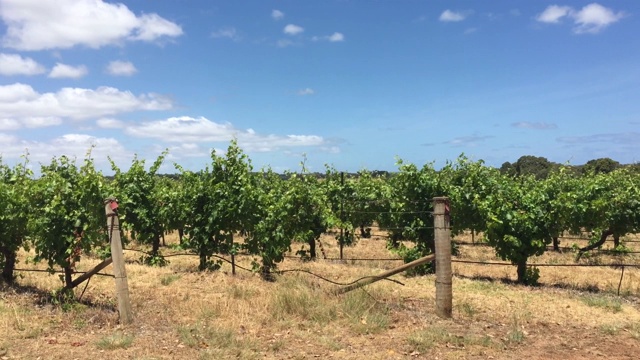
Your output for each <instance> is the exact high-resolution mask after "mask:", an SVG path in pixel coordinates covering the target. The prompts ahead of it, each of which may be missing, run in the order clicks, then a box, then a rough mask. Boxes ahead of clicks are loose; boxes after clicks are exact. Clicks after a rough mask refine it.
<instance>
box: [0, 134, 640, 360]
mask: <svg viewBox="0 0 640 360" xmlns="http://www.w3.org/2000/svg"><path fill="white" fill-rule="evenodd" d="M166 155H167V154H166V153H165V154H162V155H161V156H160V157H159V158H158V159H157V160H156V161H155V162H153V164H150V166H147V164H146V163H145V161H144V160H141V159H138V158H135V159H134V160H133V161H132V164H131V166H130V167H129V169H127V170H126V171H125V170H122V169H120V168H118V166H117V165H116V164H115V163H114V162H111V166H112V169H113V173H114V175H113V176H112V177H105V176H104V175H103V174H102V173H100V172H99V171H97V170H96V168H95V166H94V162H93V159H92V158H91V154H90V153H88V154H87V156H86V158H85V159H84V160H83V161H82V163H81V164H77V163H76V162H75V161H73V160H71V159H68V158H66V157H59V158H54V159H52V161H51V163H50V164H45V165H42V166H41V169H40V175H39V176H37V177H36V176H34V174H33V173H32V171H31V170H30V169H31V166H30V164H29V163H28V160H26V159H25V160H24V162H23V163H20V164H17V165H15V166H13V167H11V166H8V165H5V164H1V163H0V197H1V199H2V203H3V204H4V206H3V207H2V208H1V209H0V222H1V223H0V265H1V266H2V282H3V285H2V286H3V287H2V294H3V298H2V300H1V302H0V327H2V328H3V329H6V330H7V332H6V333H9V332H11V333H12V334H13V335H11V336H10V337H9V338H8V339H9V340H7V341H6V342H5V343H2V341H3V340H0V355H2V352H3V351H4V354H10V355H11V356H13V357H16V358H20V357H19V352H18V350H16V347H15V346H13V343H14V342H15V343H19V344H22V345H21V346H25V349H29V350H28V352H27V355H26V357H24V358H31V357H33V356H34V355H40V354H43V353H44V352H47V351H49V350H47V346H49V347H50V348H51V349H54V350H55V351H54V352H52V353H51V354H53V355H51V356H52V358H56V357H59V356H56V355H55V354H58V355H60V354H62V353H75V354H82V353H83V352H82V349H79V350H78V351H80V352H76V350H75V349H74V348H75V347H77V348H82V347H87V346H93V345H88V341H90V340H87V339H84V340H83V339H80V340H77V341H75V340H73V339H71V338H69V337H68V336H67V335H69V334H71V333H72V334H75V335H74V336H78V334H79V333H83V332H84V331H85V330H86V329H92V330H91V332H93V333H94V334H91V336H89V337H90V338H91V339H94V340H95V339H96V338H98V337H99V339H100V340H95V341H98V343H99V342H100V341H104V342H105V343H104V344H102V345H97V347H98V349H101V350H98V351H102V353H105V354H106V353H108V352H110V351H113V352H114V353H117V354H120V355H118V356H120V357H130V356H134V357H136V358H142V357H145V356H146V357H148V358H176V357H177V358H179V357H182V356H192V355H199V356H200V357H201V358H221V357H224V358H229V357H231V358H253V357H264V356H267V357H272V358H282V357H290V358H296V355H295V354H296V353H304V354H306V355H305V356H300V357H299V358H305V357H311V356H312V355H313V354H316V355H318V354H319V355H318V356H321V357H324V356H329V354H333V355H331V356H334V355H335V356H336V357H337V358H365V357H369V358H370V357H372V356H374V358H394V357H398V358H402V357H405V356H407V357H418V356H421V355H424V354H427V353H431V354H446V353H450V355H451V354H453V355H452V356H453V357H456V356H458V357H459V356H463V357H465V356H469V357H473V356H477V357H478V358H486V356H489V355H490V356H495V357H501V356H506V355H505V354H507V352H505V353H503V351H505V350H508V351H516V352H517V351H524V350H519V349H521V348H520V346H521V345H523V344H526V343H527V342H528V341H529V342H537V341H539V342H541V341H542V337H543V335H544V334H545V330H544V329H543V328H544V327H548V328H549V329H551V328H556V329H557V330H558V331H561V330H560V329H561V328H563V327H565V326H577V327H576V328H574V329H573V330H571V331H570V332H571V333H573V334H580V333H581V332H580V331H578V330H577V329H578V328H580V329H583V328H584V326H591V327H592V328H593V327H594V326H595V327H596V328H600V329H604V330H602V332H603V335H602V336H607V335H616V334H619V333H620V332H624V334H625V336H626V337H624V338H622V337H620V338H621V340H619V341H621V342H622V343H624V344H625V346H628V345H629V343H628V341H630V343H631V344H632V346H635V347H637V346H638V344H637V343H636V342H634V341H637V339H638V338H640V313H639V312H638V303H637V300H636V299H637V298H638V296H639V295H640V286H639V285H638V283H637V280H638V275H639V274H640V273H639V272H638V267H640V257H639V256H638V255H637V254H638V253H640V246H638V243H639V242H640V238H638V237H637V236H636V235H635V234H637V233H640V176H638V174H637V172H636V171H634V170H633V169H632V168H624V167H622V168H619V169H616V170H613V171H595V170H592V171H586V172H577V171H576V170H575V169H574V168H572V167H569V166H561V167H558V168H556V169H554V170H553V171H551V172H550V173H549V174H548V175H547V176H545V177H543V178H540V177H535V176H533V175H531V176H529V175H523V174H513V173H509V172H501V171H500V170H498V169H495V168H492V167H489V166H486V165H485V164H484V163H483V162H482V161H472V160H470V159H468V158H466V157H464V156H461V157H460V158H458V159H457V160H456V161H453V162H449V163H447V165H446V166H444V167H443V168H442V169H440V170H436V169H435V168H434V167H433V165H432V164H426V165H424V166H422V167H418V166H416V165H414V164H409V163H404V162H402V161H401V160H399V161H398V170H397V172H395V173H392V174H380V173H375V172H368V171H361V172H359V173H358V174H356V175H348V174H344V173H341V172H340V171H338V170H336V169H334V168H332V167H330V166H327V167H326V171H325V173H324V174H323V176H322V177H318V176H314V175H313V174H311V173H309V172H308V171H307V169H306V168H305V164H304V162H303V163H302V164H301V167H300V171H299V172H291V173H285V174H276V173H274V172H273V171H271V170H269V169H263V170H260V171H255V169H253V167H252V165H251V161H250V159H249V158H248V157H247V156H246V155H245V154H244V153H243V151H242V150H241V149H240V148H239V147H238V146H237V144H236V143H235V142H232V143H231V144H230V146H229V148H228V150H227V152H226V154H217V153H215V152H214V153H212V154H211V163H210V164H209V165H208V166H207V167H206V168H205V169H203V170H200V171H197V172H194V171H189V170H186V169H184V168H182V167H180V166H179V165H176V171H177V175H176V176H171V177H169V176H161V175H160V174H158V170H159V169H160V167H161V165H163V163H164V162H165V161H166V159H165V158H166ZM109 196H115V197H116V198H117V200H118V208H117V211H118V216H119V219H120V223H121V228H120V229H117V230H116V231H118V232H120V233H121V235H122V237H123V245H124V248H125V259H126V261H127V267H128V270H127V271H128V272H129V276H130V286H131V293H132V302H133V307H134V316H135V318H136V319H137V320H136V323H138V325H133V327H128V328H127V327H123V328H120V327H117V325H116V324H115V320H116V317H113V311H114V310H113V309H114V300H113V296H112V295H110V293H111V292H112V287H113V286H112V284H113V280H112V279H110V277H109V275H110V274H109V273H108V272H104V273H99V274H98V276H94V278H91V280H90V281H87V282H86V283H85V284H83V285H84V286H83V287H79V286H78V285H79V283H78V282H77V281H74V276H77V275H78V274H82V273H83V272H86V271H89V270H90V269H91V268H92V267H94V266H96V265H97V264H99V263H100V261H102V260H104V259H107V258H109V257H110V255H111V254H110V247H109V234H108V233H109V231H113V229H108V228H107V227H106V224H107V218H106V215H105V212H104V205H103V201H104V199H105V198H107V197H109ZM440 196H446V197H448V198H449V204H450V208H449V210H450V213H449V216H450V224H451V233H452V235H453V237H454V242H453V246H452V252H453V254H454V258H453V260H452V262H453V268H454V275H455V276H456V280H455V284H454V312H455V315H454V318H456V320H453V322H444V323H438V322H437V320H435V319H433V316H432V314H433V310H432V309H430V307H432V302H433V301H432V298H433V293H434V291H433V287H434V285H433V275H430V274H431V273H432V272H433V267H432V265H429V264H427V265H424V266H420V267H417V268H414V269H412V270H411V271H410V272H409V273H407V275H408V276H411V277H405V278H400V279H399V281H398V280H394V281H382V282H380V283H378V284H377V285H375V286H371V287H370V288H369V290H366V291H364V290H363V291H354V292H353V293H350V294H349V295H345V296H342V297H339V298H336V297H330V296H329V295H327V294H328V293H327V292H326V291H323V289H325V290H326V289H328V288H329V287H333V288H335V287H340V286H343V285H345V284H347V283H349V282H352V281H354V280H356V279H358V278H361V277H364V276H370V275H372V274H375V273H376V272H380V271H381V270H383V269H390V268H392V267H394V266H397V265H399V264H401V263H402V262H403V261H404V262H409V261H412V260H415V259H417V258H420V257H422V256H425V255H427V254H431V253H433V252H434V251H435V243H434V219H433V198H435V197H440ZM609 240H610V241H609ZM43 272H48V273H49V274H46V273H43ZM53 274H57V275H59V276H51V275H53ZM100 275H106V276H100ZM398 282H401V283H404V284H399V283H398ZM516 284H517V285H529V286H530V287H522V286H516ZM400 285H405V286H400ZM540 289H543V290H540ZM545 289H546V291H547V292H545ZM554 291H566V292H564V293H559V294H556V295H557V296H559V297H560V298H561V299H562V300H563V301H570V305H567V306H568V307H570V306H572V307H573V308H572V310H570V311H565V312H562V311H561V310H558V309H553V308H549V307H548V306H545V305H541V304H540V302H544V301H553V300H549V298H551V297H552V295H553V292H554ZM523 293H524V295H523ZM25 294H26V295H25ZM492 294H493V295H496V294H499V296H497V298H495V297H493V296H492ZM541 298H544V299H547V300H544V301H543V300H541ZM621 299H622V300H621ZM34 303H35V304H36V307H37V309H41V308H43V307H45V306H46V309H49V310H46V311H47V313H48V314H49V315H46V316H45V317H50V318H51V321H50V322H49V323H48V324H44V323H43V322H42V321H41V320H36V318H38V317H42V316H43V314H42V313H41V312H39V311H40V310H38V312H36V314H34V313H33V311H31V310H28V308H29V304H31V307H33V306H34V305H33V304H34ZM180 304H183V305H180ZM492 307H496V308H494V309H493V310H492ZM18 309H19V310H18ZM78 309H82V310H78ZM496 309H503V310H504V311H502V312H501V311H497V312H496ZM589 312H594V313H598V316H600V317H602V318H603V319H610V320H611V322H609V323H601V322H599V321H600V320H599V321H598V322H596V324H595V325H594V324H593V323H591V322H590V321H592V320H588V321H587V320H586V319H581V320H577V319H578V318H579V317H587V316H586V315H585V314H588V313H589ZM501 313H503V314H502V315H504V316H507V317H511V318H509V319H506V320H505V319H501V318H500V314H501ZM532 313H536V314H535V315H533V314H532ZM65 314H69V315H65ZM233 314H235V315H233ZM430 314H431V315H430ZM541 314H543V315H541ZM34 316H35V318H34ZM553 318H555V319H556V320H555V322H554V321H551V320H550V319H553ZM27 319H30V320H27ZM543 319H544V320H543ZM593 321H595V320H593ZM31 322H33V323H34V324H38V326H37V327H34V326H31V325H30V323H31ZM56 322H57V323H56ZM174 322H175V324H176V325H175V326H173V323H174ZM56 324H57V325H56ZM143 324H146V325H143ZM150 324H152V325H150ZM407 324H410V325H407ZM576 324H578V325H576ZM145 326H146V327H145ZM330 328H335V330H329V329H330ZM3 329H0V330H3ZM74 329H75V330H74ZM83 329H84V330H83ZM114 329H115V330H114ZM238 329H240V330H238ZM341 329H342V330H341ZM416 329H417V330H416ZM433 329H437V330H435V331H434V330H433ZM607 329H608V330H607ZM110 331H111V333H113V334H111V335H108V334H109V332H110ZM340 331H346V332H347V333H348V334H350V335H351V336H353V339H354V341H351V342H349V341H347V340H346V339H341V338H340ZM587 332H588V331H587ZM57 333H59V334H58V335H56V334H57ZM65 334H66V335H65ZM305 334H306V335H305ZM313 334H315V335H313ZM376 334H382V336H387V337H388V336H392V337H393V336H396V337H398V339H397V343H396V341H393V342H390V343H384V344H376V342H375V336H376ZM456 334H462V335H456ZM85 335H86V334H85ZM156 335H157V336H168V337H174V338H176V339H177V340H175V341H174V340H172V339H168V338H163V339H155V340H151V339H154V337H155V336H156ZM583 335H584V334H583ZM558 336H560V335H558ZM560 337H561V339H562V341H567V338H566V337H563V336H560ZM134 338H136V339H134ZM595 338H597V337H593V336H592V337H591V339H592V340H594V341H596V340H595ZM32 339H37V340H38V342H36V345H34V346H28V345H26V344H28V343H29V340H32ZM141 339H147V340H141ZM134 341H136V343H137V342H140V343H144V344H150V343H154V344H155V345H153V346H150V347H149V348H145V347H144V346H143V347H138V350H132V349H133V348H136V346H135V345H133V346H131V347H130V345H131V343H132V342H134ZM303 343H308V344H313V346H310V349H307V348H305V347H304V346H301V344H303ZM65 344H66V345H65ZM74 344H75V345H74ZM291 344H293V345H291ZM63 345H64V346H63ZM618 345H620V344H618ZM376 346H378V347H376ZM449 347H451V349H450V351H449V350H446V348H449ZM93 348H95V346H93ZM568 348H571V346H570V345H568ZM141 349H142V350H141ZM317 349H320V350H317ZM554 349H556V350H558V351H560V350H562V349H560V350H559V348H554ZM315 350H317V351H315ZM356 350H358V351H359V352H358V351H356ZM591 350H593V349H591ZM591 350H589V351H591ZM609 350H610V351H613V352H615V353H616V354H617V355H616V356H618V357H619V358H624V354H626V352H625V351H624V349H622V348H620V346H617V345H616V346H611V349H609ZM56 351H61V352H60V353H56ZM132 351H133V352H132ZM145 351H146V352H145ZM593 351H595V350H593ZM598 351H602V350H598ZM630 351H631V350H630ZM259 353H263V355H260V356H258V355H256V354H259ZM630 353H631V354H632V352H630ZM127 354H128V355H127ZM375 354H377V355H375ZM456 354H457V355H456ZM541 354H543V353H541ZM594 354H595V353H593V352H590V353H589V352H587V353H585V352H581V353H580V356H579V357H585V356H586V357H593V356H594ZM578 355H579V354H577V353H576V357H578ZM596 355H597V354H596ZM81 356H82V355H81ZM100 356H102V355H99V357H100ZM318 356H316V357H318ZM376 356H378V357H376ZM541 356H542V355H541ZM616 356H613V358H616ZM104 357H109V356H108V355H104ZM563 357H565V358H566V356H563ZM100 358H102V357H100Z"/></svg>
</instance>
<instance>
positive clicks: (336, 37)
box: [329, 32, 344, 42]
mask: <svg viewBox="0 0 640 360" xmlns="http://www.w3.org/2000/svg"><path fill="white" fill-rule="evenodd" d="M329 41H331V42H339V41H344V35H343V34H342V33H339V32H334V33H333V34H332V35H331V36H329Z"/></svg>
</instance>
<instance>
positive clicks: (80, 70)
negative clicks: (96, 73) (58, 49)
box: [49, 63, 89, 79]
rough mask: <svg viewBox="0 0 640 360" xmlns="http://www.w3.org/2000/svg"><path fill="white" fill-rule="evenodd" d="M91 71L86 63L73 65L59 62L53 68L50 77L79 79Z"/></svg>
mask: <svg viewBox="0 0 640 360" xmlns="http://www.w3.org/2000/svg"><path fill="white" fill-rule="evenodd" d="M87 73H89V70H87V67H86V66H84V65H78V66H71V65H66V64H61V63H57V64H56V66H54V67H53V69H51V72H50V73H49V77H50V78H53V79H62V78H70V79H79V78H81V77H83V76H85V75H87Z"/></svg>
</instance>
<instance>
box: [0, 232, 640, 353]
mask: <svg viewBox="0 0 640 360" xmlns="http://www.w3.org/2000/svg"><path fill="white" fill-rule="evenodd" d="M168 240H169V241H170V242H173V241H175V239H173V238H168ZM463 240H470V239H467V238H464V239H463ZM322 242H323V247H324V250H325V252H326V253H327V255H328V256H329V257H337V256H338V248H337V246H335V239H333V238H332V237H331V236H326V237H324V238H323V241H322ZM299 246H300V245H296V246H295V247H294V251H295V250H297V248H299ZM163 250H164V251H166V252H167V253H170V252H171V251H169V250H168V249H163ZM26 256H27V254H21V258H22V259H24V258H25V257H26ZM345 256H346V257H348V258H351V257H358V258H374V257H375V258H381V257H384V258H388V257H393V255H390V254H389V252H388V251H387V250H386V249H385V243H384V239H383V238H381V237H377V238H376V237H375V236H374V238H373V239H366V240H362V241H360V242H359V243H358V245H357V246H356V247H354V248H346V249H345ZM138 257H139V254H137V253H132V252H127V254H126V258H127V260H128V264H127V273H128V278H129V286H130V294H131V301H132V307H133V311H134V317H135V319H134V323H133V324H132V325H129V326H121V325H119V324H118V321H117V319H118V316H117V312H116V310H115V309H116V304H115V300H114V284H113V279H112V278H108V277H94V278H92V279H91V282H90V283H89V286H88V288H87V290H86V292H85V294H84V296H83V301H82V302H81V303H75V304H72V305H69V306H64V307H63V306H60V305H56V304H52V303H51V301H50V297H49V296H48V294H49V293H50V292H51V291H52V290H55V289H56V288H57V287H59V286H60V281H59V279H58V278H57V276H49V275H47V274H43V273H23V274H22V275H23V276H22V277H21V278H20V279H18V283H19V284H20V287H17V288H8V289H3V291H2V292H0V295H1V297H0V334H3V336H2V337H0V357H6V358H9V359H34V358H38V357H39V358H41V359H58V358H63V357H64V358H71V359H73V358H93V359H120V358H135V359H181V358H193V359H226V358H236V359H258V358H260V359H263V358H267V359H282V358H289V359H303V358H314V357H315V358H327V357H333V358H337V359H404V358H416V357H422V356H424V357H434V356H437V357H438V358H443V359H454V358H469V359H486V358H489V357H493V358H494V359H500V358H505V359H510V358H523V357H526V358H533V359H535V358H545V359H549V358H563V359H571V358H592V357H595V356H598V354H599V353H600V354H602V355H606V356H608V357H609V358H625V356H627V358H631V355H633V354H634V351H638V348H639V347H640V311H639V305H638V295H640V283H639V282H638V278H639V273H638V270H637V269H631V268H627V269H626V270H625V274H624V278H623V281H622V284H621V289H620V293H621V295H622V296H621V297H617V296H615V294H616V293H617V289H618V283H619V280H620V273H621V270H620V269H612V268H596V267H590V268H579V267H572V268H552V267H544V268H540V275H541V277H540V281H541V286H539V287H533V288H531V287H523V286H519V285H515V284H513V282H512V280H514V279H515V268H513V267H510V266H508V267H503V266H488V265H475V264H457V263H456V264H454V266H453V269H454V272H455V274H456V277H455V279H454V318H453V319H450V320H442V319H439V318H437V317H436V316H435V312H434V300H435V299H434V296H435V287H434V277H433V276H425V277H415V278H406V277H403V276H396V277H395V278H396V279H397V280H400V281H402V282H403V283H404V284H405V286H399V285H397V284H394V283H391V282H386V281H382V282H378V283H376V284H373V285H370V286H368V287H367V288H366V291H364V290H360V291H353V292H351V293H348V294H345V295H341V296H333V295H330V290H332V289H334V288H335V285H331V284H329V283H327V282H325V281H323V280H321V279H319V278H316V277H313V276H311V275H309V274H305V273H296V272H292V273H286V274H283V275H280V276H277V277H276V281H275V282H264V281H262V280H261V279H260V277H259V276H257V275H254V274H252V273H248V272H244V271H241V270H238V272H237V275H236V276H232V275H231V269H230V266H229V265H228V264H224V265H223V267H222V269H221V270H220V271H218V272H206V273H199V272H197V271H196V269H197V258H193V257H188V256H176V257H171V258H169V260H170V264H169V265H168V266H167V267H164V268H150V267H146V266H142V265H140V264H138V263H137V262H136V261H137V259H138ZM460 258H461V259H474V260H479V259H481V260H498V259H496V258H495V256H494V254H493V253H492V252H491V249H489V248H485V247H471V246H465V247H461V256H460ZM612 260H616V259H615V258H614V257H611V256H600V257H598V258H591V259H587V260H583V261H585V262H586V261H591V262H594V261H600V262H602V263H606V262H609V261H612ZM237 261H238V264H239V265H241V266H246V267H250V263H251V259H250V258H249V257H242V256H239V257H238V259H237ZM625 261H627V262H640V259H637V258H634V255H629V256H627V257H625ZM531 262H532V263H533V262H535V263H546V264H554V263H555V264H558V263H568V262H573V254H572V253H564V254H557V253H547V254H545V255H543V256H541V257H539V258H536V259H532V261H531ZM97 263H98V260H96V259H90V258H83V259H82V261H81V262H80V263H79V270H85V269H89V268H91V267H92V266H94V265H95V264H97ZM400 263H401V262H395V261H371V262H364V261H363V262H348V263H346V264H345V263H342V262H339V261H323V260H319V261H315V262H310V263H301V262H300V261H298V260H296V259H287V260H286V261H285V262H284V264H282V265H281V268H283V269H292V268H302V269H305V270H309V271H311V272H314V273H317V274H320V275H322V276H323V277H326V278H328V279H331V280H333V281H338V282H349V281H352V280H354V279H356V278H359V277H361V276H366V275H372V274H377V273H379V272H381V271H383V270H384V269H390V268H393V267H395V266H397V265H399V264H400ZM41 268H42V267H41ZM105 271H106V272H110V268H107V269H106V270H105ZM80 292H82V289H77V290H76V295H79V293H80ZM5 334H6V335H5ZM595 344H598V345H597V347H596V345H595ZM634 349H635V350H634ZM636 353H637V352H636Z"/></svg>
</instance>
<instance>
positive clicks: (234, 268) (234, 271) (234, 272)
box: [231, 253, 236, 275]
mask: <svg viewBox="0 0 640 360" xmlns="http://www.w3.org/2000/svg"><path fill="white" fill-rule="evenodd" d="M235 274H236V256H235V255H234V254H233V253H232V254H231V275H235Z"/></svg>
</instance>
